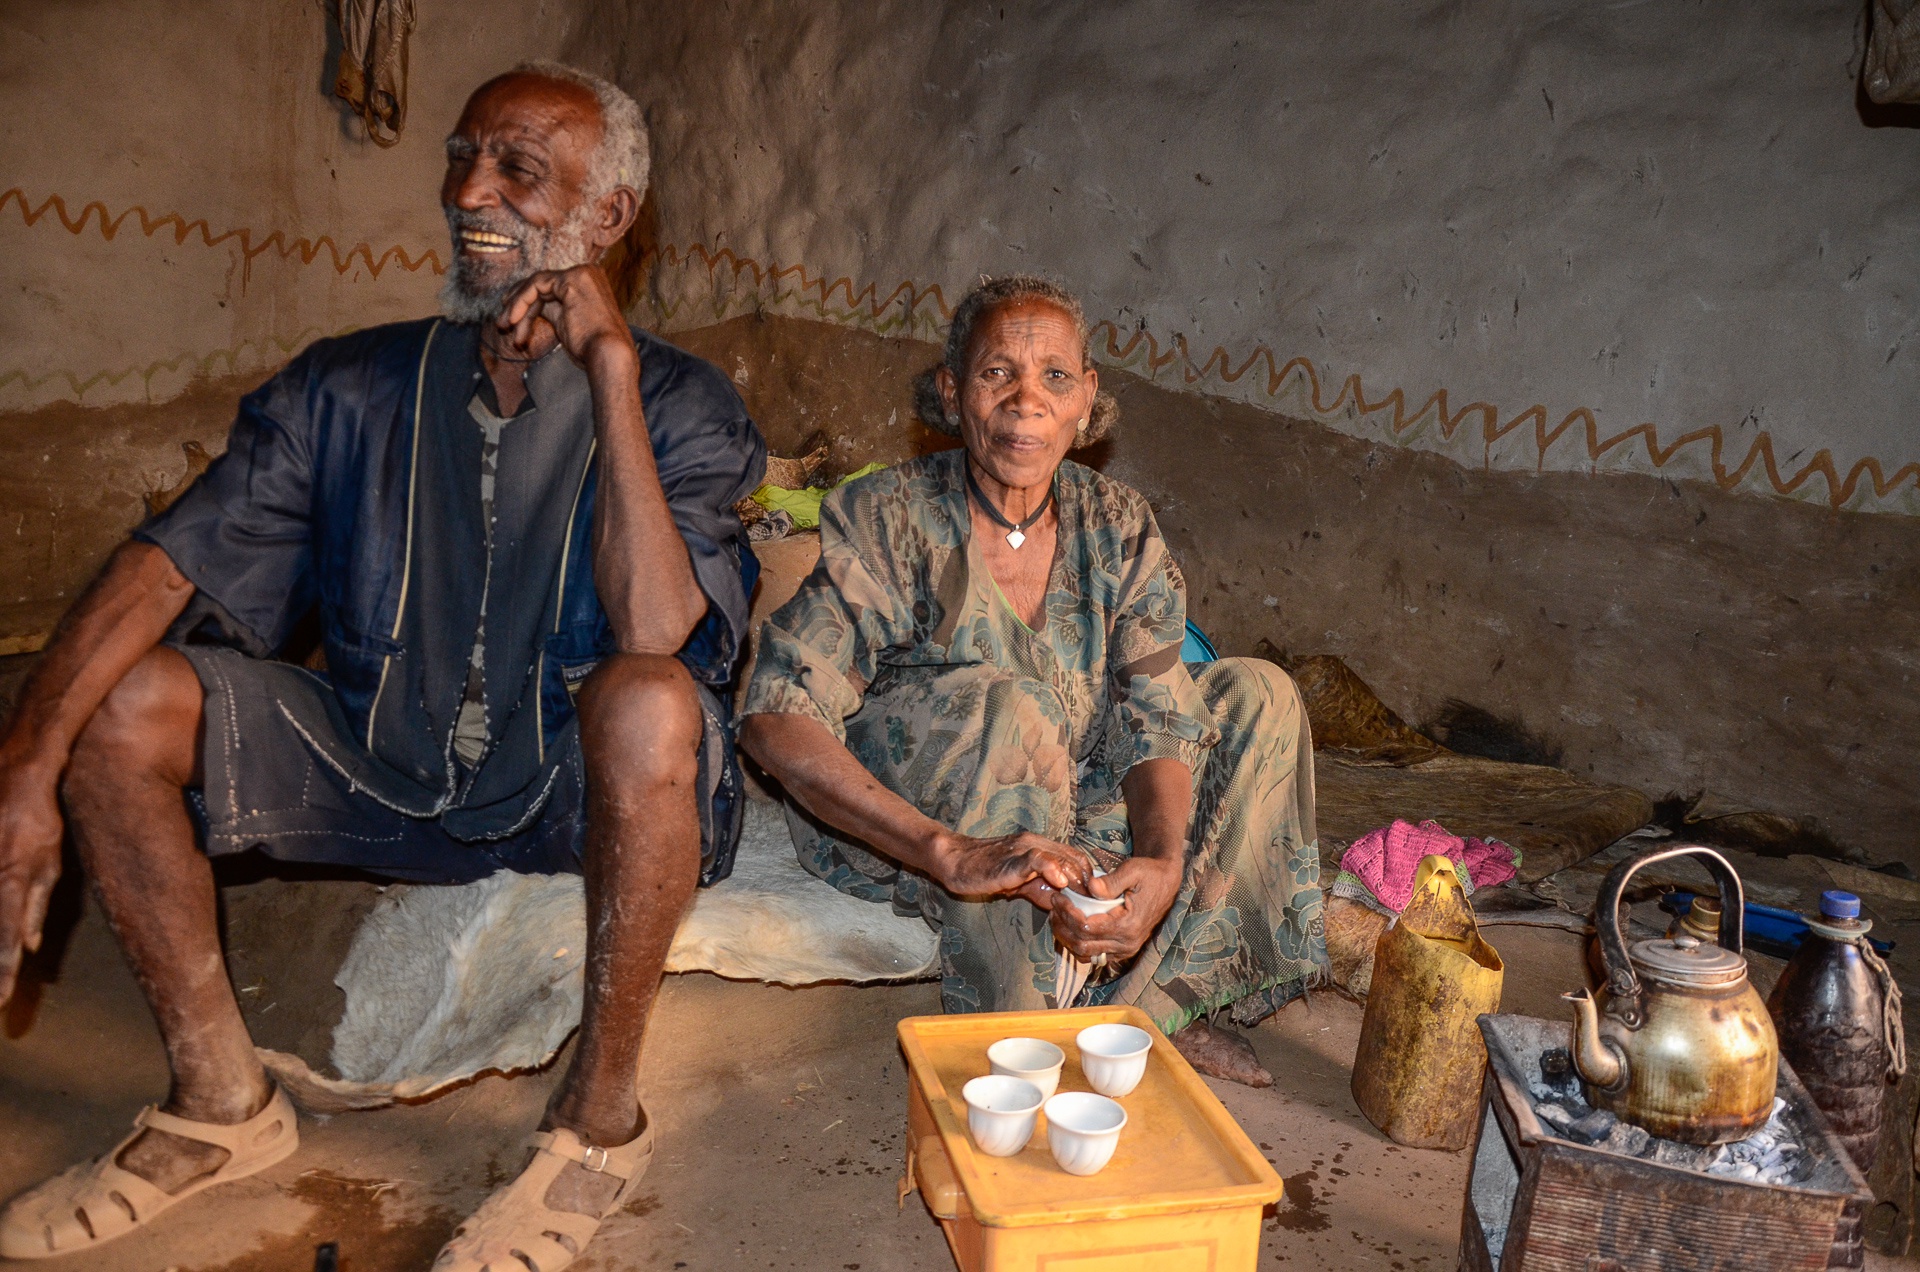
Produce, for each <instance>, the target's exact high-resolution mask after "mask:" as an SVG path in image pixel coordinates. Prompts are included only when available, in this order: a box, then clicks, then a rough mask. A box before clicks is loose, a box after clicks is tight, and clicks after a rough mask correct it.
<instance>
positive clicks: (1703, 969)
mask: <svg viewBox="0 0 1920 1272" xmlns="http://www.w3.org/2000/svg"><path fill="white" fill-rule="evenodd" d="M1630 955H1631V957H1632V959H1633V967H1634V970H1635V971H1637V972H1639V973H1641V974H1642V975H1645V976H1649V977H1651V978H1653V979H1654V980H1662V981H1666V982H1668V983H1670V984H1675V985H1727V984H1732V983H1733V982H1735V981H1741V980H1745V979H1746V976H1747V960H1746V959H1744V958H1742V957H1740V956H1739V955H1738V954H1735V953H1734V952H1733V951H1732V950H1729V949H1726V948H1725V947H1723V946H1720V945H1715V944H1713V943H1711V942H1707V941H1699V940H1695V939H1694V938H1693V937H1691V936H1689V935H1687V934H1686V933H1684V932H1682V933H1680V934H1678V935H1676V936H1671V937H1661V938H1659V939H1657V940H1651V941H1636V942H1634V945H1633V948H1632V950H1631V951H1630Z"/></svg>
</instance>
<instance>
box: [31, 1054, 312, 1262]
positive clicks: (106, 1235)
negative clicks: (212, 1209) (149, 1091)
mask: <svg viewBox="0 0 1920 1272" xmlns="http://www.w3.org/2000/svg"><path fill="white" fill-rule="evenodd" d="M148 1130H154V1131H161V1132H163V1133H165V1134H168V1135H178V1136H179V1137H180V1138H181V1139H189V1140H194V1141H196V1142H198V1143H201V1144H211V1145H213V1146H214V1147H215V1148H224V1149H226V1150H227V1160H226V1161H224V1162H222V1163H221V1165H220V1169H219V1170H216V1171H214V1172H213V1173H212V1174H210V1175H202V1176H201V1177H200V1178H198V1179H196V1180H193V1181H192V1182H191V1183H188V1184H184V1185H182V1186H181V1188H180V1190H179V1191H178V1192H171V1193H169V1192H162V1191H160V1189H159V1188H158V1187H157V1186H156V1185H154V1184H152V1183H150V1182H148V1181H147V1180H144V1179H142V1178H140V1176H138V1175H136V1174H133V1173H132V1172H131V1171H128V1170H124V1169H122V1168H121V1167H120V1166H119V1165H118V1164H117V1163H118V1161H119V1158H120V1154H121V1153H122V1152H123V1151H125V1149H126V1147H127V1145H129V1144H131V1143H133V1141H134V1140H135V1139H136V1138H138V1137H139V1136H140V1135H141V1134H142V1133H143V1132H145V1131H148ZM299 1147H300V1128H299V1121H298V1119H297V1118H296V1117H295V1115H294V1111H293V1102H292V1101H291V1100H289V1099H287V1096H286V1092H284V1091H282V1090H281V1089H280V1088H279V1087H277V1086H276V1087H275V1088H274V1089H273V1097H272V1098H271V1099H269V1100H268V1101H267V1107H266V1108H264V1109H261V1110H260V1111H259V1112H258V1113H256V1114H254V1115H253V1116H252V1117H250V1118H248V1119H247V1120H246V1121H244V1122H240V1123H236V1124H234V1125H231V1126H222V1125H219V1124H218V1123H214V1122H193V1121H189V1120H187V1119H186V1118H184V1117H175V1116H174V1115H173V1114H171V1113H162V1112H161V1111H160V1110H159V1109H157V1108H154V1107H152V1106H151V1105H149V1106H148V1107H146V1108H144V1109H142V1110H140V1116H139V1117H136V1118H135V1119H133V1134H132V1135H129V1136H127V1137H126V1138H125V1139H123V1140H121V1141H120V1142H119V1144H117V1145H115V1146H114V1149H113V1151H112V1152H110V1153H108V1154H107V1155H106V1156H104V1157H98V1158H95V1159H94V1160H93V1161H90V1162H81V1163H80V1164H79V1165H77V1166H74V1167H71V1168H69V1169H68V1170H67V1171H66V1172H65V1173H63V1174H60V1175H56V1176H54V1177H53V1178H52V1179H49V1180H47V1181H46V1182H45V1183H43V1184H41V1185H40V1186H39V1187H37V1188H33V1189H30V1190H29V1191H27V1192H24V1193H21V1194H20V1195H19V1196H18V1197H15V1198H14V1199H13V1200H12V1201H10V1202H8V1203H7V1206H6V1209H5V1210H0V1257H4V1258H8V1259H49V1258H52V1257H53V1256H54V1255H58V1254H70V1253H72V1252H73V1251H75V1250H84V1249H90V1248H92V1247H93V1246H97V1245H104V1244H105V1243H107V1242H109V1241H111V1240H113V1239H114V1238H115V1237H124V1236H125V1235H127V1234H128V1233H129V1232H132V1231H133V1230H134V1229H135V1228H139V1227H142V1226H144V1225H145V1224H147V1223H148V1222H150V1221H151V1220H152V1219H153V1218H154V1217H155V1216H156V1215H158V1214H159V1213H160V1212H161V1211H163V1210H167V1209H170V1208H171V1207H173V1206H177V1205H179V1204H180V1203H181V1202H183V1201H185V1200H186V1199H187V1198H189V1197H191V1196H193V1195H194V1194H195V1193H197V1192H202V1191H204V1190H206V1189H208V1188H212V1187H214V1186H215V1185H216V1184H228V1183H232V1182H233V1181H234V1180H236V1179H245V1178H246V1177H247V1176H248V1175H257V1174H259V1173H260V1172H261V1171H263V1170H265V1169H266V1168H267V1167H269V1166H273V1165H275V1164H277V1163H279V1162H283V1161H285V1160H286V1159H287V1158H288V1157H290V1156H292V1155H293V1151H294V1150H295V1149H297V1148H299Z"/></svg>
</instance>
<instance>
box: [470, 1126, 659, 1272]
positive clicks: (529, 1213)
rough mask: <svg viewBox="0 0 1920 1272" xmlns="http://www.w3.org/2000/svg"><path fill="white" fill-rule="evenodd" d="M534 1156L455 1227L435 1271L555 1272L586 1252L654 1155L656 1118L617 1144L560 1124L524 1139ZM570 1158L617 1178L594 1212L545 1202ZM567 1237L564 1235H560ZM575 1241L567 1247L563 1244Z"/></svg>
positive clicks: (629, 1192) (571, 1160)
mask: <svg viewBox="0 0 1920 1272" xmlns="http://www.w3.org/2000/svg"><path fill="white" fill-rule="evenodd" d="M527 1146H528V1147H529V1148H532V1149H533V1150H534V1154H533V1160H532V1161H530V1162H528V1163H527V1168H526V1169H525V1170H523V1171H521V1172H520V1177H519V1178H518V1179H515V1180H514V1181H513V1182H512V1183H510V1184H508V1185H506V1186H505V1187H504V1188H501V1189H499V1190H497V1191H496V1192H495V1193H494V1194H493V1196H491V1197H489V1198H487V1199H486V1201H485V1202H484V1203H482V1204H481V1206H480V1209H478V1210H476V1211H474V1212H473V1217H472V1218H470V1219H468V1220H467V1221H466V1222H465V1223H463V1224H461V1225H460V1226H459V1227H458V1228H455V1229H454V1230H453V1240H451V1241H449V1242H447V1244H446V1246H445V1248H443V1249H442V1250H441V1251H440V1257H439V1258H438V1259H436V1260H434V1264H433V1272H560V1269H561V1268H564V1267H566V1266H567V1265H568V1264H570V1263H572V1262H573V1261H574V1260H575V1259H577V1258H579V1257H580V1256H581V1254H582V1253H584V1252H585V1251H586V1248H587V1242H589V1241H591V1240H593V1234H594V1233H596V1232H598V1231H600V1225H601V1224H602V1223H604V1222H605V1221H606V1218H607V1216H608V1215H610V1214H612V1213H613V1212H614V1211H616V1210H618V1209H619V1208H620V1205H621V1203H622V1202H624V1201H626V1199H627V1198H628V1196H629V1195H630V1194H631V1193H632V1192H633V1188H634V1185H635V1184H637V1183H639V1182H640V1177H641V1176H642V1175H644V1174H646V1173H647V1167H648V1166H649V1165H650V1164H651V1163H652V1161H653V1122H652V1120H651V1119H649V1120H648V1122H647V1129H646V1130H644V1131H641V1132H640V1133H639V1134H638V1135H636V1136H634V1137H633V1138H632V1139H631V1140H629V1141H628V1142H627V1143H625V1144H622V1145H621V1146H620V1147H618V1148H601V1147H599V1146H598V1145H594V1144H583V1143H581V1142H580V1137H579V1136H577V1135H575V1134H574V1133H573V1132H572V1131H570V1130H567V1129H566V1128H565V1127H561V1128H559V1129H557V1130H552V1131H541V1132H539V1133H537V1134H535V1135H533V1136H531V1137H529V1138H528V1140H527ZM568 1162H577V1163H579V1164H580V1165H581V1166H583V1167H585V1168H586V1169H587V1170H591V1171H598V1172H604V1173H606V1174H608V1175H611V1176H613V1177H614V1178H615V1179H618V1180H620V1181H621V1183H620V1189H619V1191H618V1192H616V1193H615V1194H614V1197H613V1200H612V1201H610V1202H608V1203H607V1208H606V1209H605V1210H603V1211H601V1212H600V1215H599V1217H598V1218H596V1217H594V1216H593V1215H583V1214H577V1213H575V1212H574V1211H571V1210H554V1209H551V1208H550V1207H549V1206H548V1205H547V1189H548V1188H550V1187H552V1185H553V1181H554V1179H555V1178H557V1177H558V1176H559V1174H560V1172H561V1171H562V1170H564V1169H566V1166H567V1163H568ZM562 1238H564V1239H565V1240H562ZM567 1242H572V1248H571V1249H569V1248H568V1247H567V1244H566V1243H567Z"/></svg>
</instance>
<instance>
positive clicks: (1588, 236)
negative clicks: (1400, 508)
mask: <svg viewBox="0 0 1920 1272" xmlns="http://www.w3.org/2000/svg"><path fill="white" fill-rule="evenodd" d="M586 11H587V12H588V14H589V15H590V16H589V20H588V21H587V22H585V24H583V26H582V27H581V29H580V32H579V34H578V35H577V36H576V37H575V38H574V39H573V40H571V41H570V42H569V44H568V47H569V49H571V50H575V51H576V52H577V54H578V55H579V56H580V57H581V58H583V59H585V60H593V61H597V62H598V63H599V64H601V65H610V66H611V67H612V68H613V69H614V70H615V71H616V72H617V73H618V74H619V75H620V77H621V78H622V79H623V81H624V82H626V83H627V84H628V85H630V86H631V87H632V88H633V89H634V90H635V91H636V92H637V93H638V94H639V95H641V96H642V98H643V99H644V100H647V101H649V102H650V103H651V109H652V112H653V115H652V117H653V119H654V120H655V123H656V128H657V130H658V133H659V137H660V149H661V152H662V154H663V155H664V156H667V160H666V163H667V165H668V167H669V169H670V170H671V172H672V173H673V177H674V179H672V180H666V179H663V180H662V183H661V191H660V193H661V211H662V238H663V240H664V241H665V242H666V243H667V244H668V245H669V247H670V249H671V251H670V253H669V261H668V268H667V269H666V270H665V271H664V272H663V274H662V276H661V278H660V280H659V290H658V293H657V298H658V300H659V303H660V313H661V316H662V317H663V318H664V319H665V320H667V321H669V322H671V323H673V324H674V325H678V326H683V327H685V326H698V325H702V324H704V323H708V322H712V321H714V320H715V318H717V317H722V316H726V315H728V314H730V313H737V312H741V311H742V310H744V309H748V308H763V309H764V308H770V309H772V310H774V311H775V312H781V313H788V314H792V315H794V316H802V317H814V318H825V319H827V320H829V321H833V322H837V323H842V324H851V325H856V326H860V327H865V328H867V329H869V330H874V331H877V332H880V333H882V334H899V333H908V332H910V333H913V334H916V335H920V336H923V337H925V336H928V335H930V334H931V333H933V332H934V331H936V330H937V329H938V328H939V327H940V325H941V322H942V317H943V315H944V312H945V308H946V305H947V304H948V303H949V302H951V301H952V300H954V299H955V298H956V297H957V293H958V290H959V289H961V288H963V287H964V286H965V285H966V284H967V283H968V281H969V280H970V279H972V278H973V277H975V276H976V275H977V274H978V273H979V272H981V271H983V270H987V271H1004V270H1009V269H1039V270H1045V271H1048V272H1051V273H1055V274H1057V275H1059V276H1060V277H1062V278H1063V279H1065V280H1067V281H1068V282H1070V283H1071V284H1072V285H1073V286H1075V287H1076V288H1078V289H1080V290H1082V291H1083V292H1084V293H1085V295H1086V298H1087V300H1088V302H1089V307H1090V309H1091V311H1092V313H1093V315H1094V316H1095V317H1096V318H1098V319H1102V320H1105V322H1106V324H1107V325H1106V326H1105V327H1104V329H1103V331H1102V333H1101V336H1102V345H1103V353H1104V356H1105V358H1106V360H1107V361H1108V362H1110V363H1111V364H1114V365H1118V366H1122V367H1125V368H1127V369H1129V370H1133V371H1136V372H1138V373H1141V374H1143V375H1146V376H1148V377H1149V378H1152V379H1154V380H1155V381H1156V382H1158V383H1163V384H1169V385H1171V386H1173V387H1175V388H1193V389H1197V390H1199V391H1203V392H1207V393H1212V394H1219V395H1223V396H1226V397H1230V398H1234V399H1237V400H1241V401H1247V402H1252V403H1254V404H1256V405H1262V406H1267V407H1270V408H1272V409H1275V410H1277V411H1280V412H1283V413H1285V414H1288V415H1291V416H1294V417H1296V418H1305V419H1313V420H1317V421H1319V422H1322V423H1324V424H1327V425H1329V426H1330V427H1333V428H1335V429H1336V430H1339V431H1342V432H1346V433H1348V434H1350V435H1354V436H1359V437H1364V438H1367V439H1369V440H1373V441H1378V442H1384V443H1390V444H1394V445H1399V446H1406V447H1412V448H1415V449H1421V450H1431V451H1437V452H1439V453H1442V454H1446V455H1448V456H1450V457H1452V458H1454V459H1456V460H1458V461H1459V462H1461V463H1463V464H1465V465H1468V466H1470V467H1475V468H1492V469H1504V470H1515V471H1528V472H1531V471H1570V472H1573V471H1578V472H1584V471H1591V470H1600V471H1612V470H1625V471H1633V472H1641V473H1649V474H1660V475H1667V476H1676V477H1692V478H1697V479H1705V480H1711V481H1714V482H1716V483H1717V484H1720V485H1723V486H1726V487H1729V488H1739V489H1743V490H1753V491H1758V492H1761V493H1764V494H1770V495H1784V496H1789V497H1792V498H1796V499H1803V500H1808V501H1811V502H1814V503H1816V504H1820V505H1825V506H1835V507H1841V506H1844V507H1868V508H1898V509H1905V510H1907V511H1920V465H1916V463H1915V461H1920V447H1916V444H1915V442H1914V440H1913V439H1914V431H1913V420H1914V401H1915V393H1914V387H1915V383H1916V377H1917V376H1920V340H1916V339H1915V338H1914V337H1915V335H1916V332H1920V255H1916V254H1915V253H1914V252H1913V251H1912V250H1911V244H1912V242H1913V238H1914V234H1915V232H1916V230H1917V229H1920V131H1916V130H1915V129H1914V128H1912V127H1877V126H1869V124H1870V123H1872V124H1878V123H1883V122H1886V118H1885V116H1883V115H1879V114H1872V113H1871V112H1870V118H1863V117H1862V114H1861V111H1860V110H1859V108H1858V107H1857V106H1856V101H1855V86H1854V73H1855V70H1856V69H1857V67H1858V65H1859V55H1860V48H1861V39H1862V37H1861V21H1862V17H1863V6H1861V5H1860V4H1859V3H1857V2H1856V0H1815V2H1813V3H1806V2H1804V0H1756V2H1755V3H1751V4H1745V5H1737V6H1728V7H1718V8H1716V7H1707V8H1701V7H1699V6H1685V5H1673V4H1644V3H1642V4H1616V5H1595V4H1590V3H1586V0H1553V2H1552V3H1546V4H1536V3H1522V2H1521V0H1501V2H1498V3H1489V4H1474V5H1463V4H1458V3H1454V2H1452V0H1419V2H1416V3H1410V4H1404V5H1394V6H1390V7H1388V8H1381V7H1379V6H1375V5H1356V4H1352V3H1347V2H1345V0H1305V2H1303V3H1293V4H1284V5H1263V4H1245V3H1242V4H1229V5H1221V4H1214V3H1202V2H1201V0H1177V2H1173V3H1169V2H1168V0H1120V2H1113V0H1099V2H1098V3H1094V2H1092V0H1066V2H1062V3H1052V4H1044V5H1042V4H1032V3H1003V2H1002V0H949V2H948V3H943V4H925V3H886V2H885V0H835V2H830V3H817V4H808V5H796V4H792V3H790V2H788V0H740V2H738V3H734V4H728V5H724V6H722V5H689V6H671V7H668V6H635V5H632V4H629V3H624V2H622V0H588V3H587V5H586ZM1907 122H1909V123H1910V122H1911V120H1908V121H1907Z"/></svg>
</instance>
